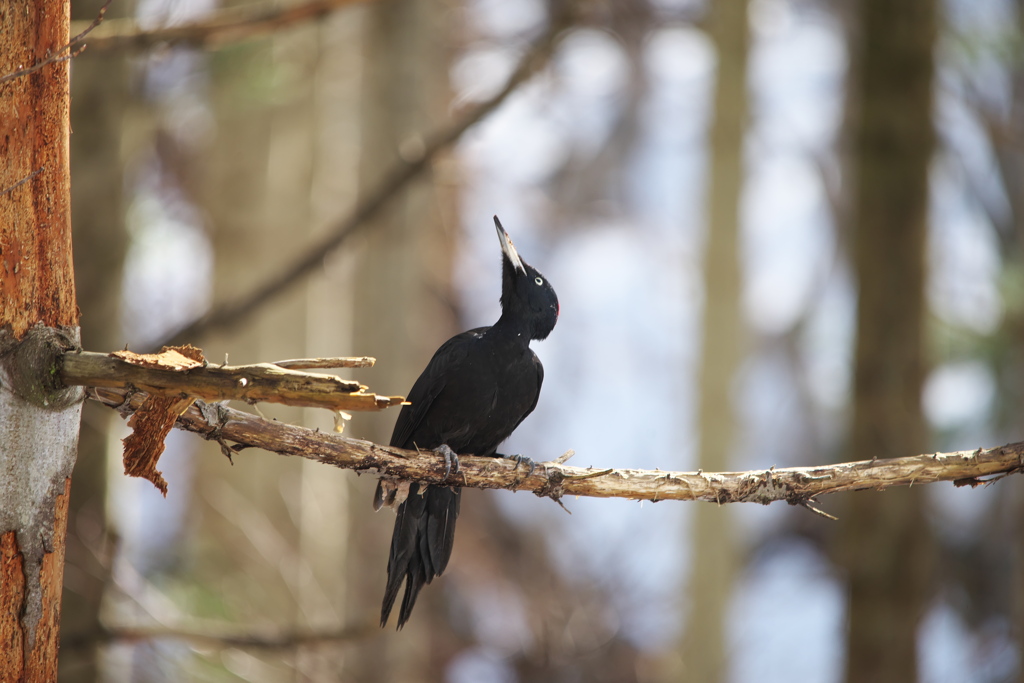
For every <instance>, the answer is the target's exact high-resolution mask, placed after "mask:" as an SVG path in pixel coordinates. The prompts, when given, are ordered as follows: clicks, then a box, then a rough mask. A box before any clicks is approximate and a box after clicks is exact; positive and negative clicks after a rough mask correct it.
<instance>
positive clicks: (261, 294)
mask: <svg viewBox="0 0 1024 683" xmlns="http://www.w3.org/2000/svg"><path fill="white" fill-rule="evenodd" d="M564 27H565V25H564V24H563V23H561V22H553V23H552V26H551V27H550V28H549V29H548V30H547V31H546V32H545V33H544V35H543V36H542V37H541V38H540V39H539V40H538V41H537V42H536V43H535V44H534V45H533V46H532V47H531V48H530V49H529V51H528V52H527V53H526V54H525V55H524V57H523V58H522V60H520V62H519V64H518V66H517V67H516V69H515V71H513V73H512V75H511V76H509V78H508V80H507V81H506V82H505V85H504V87H502V89H501V91H500V92H499V93H498V94H496V95H494V97H492V98H491V99H489V100H487V101H486V102H483V103H481V104H479V105H477V106H476V107H475V108H473V109H472V110H471V111H470V112H468V113H467V114H465V115H464V116H463V117H462V118H461V119H460V120H459V121H457V122H456V123H454V124H452V125H451V126H449V127H447V128H445V129H442V130H440V131H436V132H435V133H433V134H432V135H430V136H429V137H427V139H426V141H425V143H424V146H423V151H422V153H421V154H420V155H419V157H418V158H415V159H408V158H407V159H405V160H402V161H399V162H397V163H396V164H395V166H394V167H392V168H391V170H390V171H389V172H388V173H386V174H385V175H384V179H383V180H382V181H381V182H380V183H378V184H377V185H376V186H375V187H372V188H370V189H369V190H368V191H367V192H366V193H365V195H363V197H362V199H360V201H359V202H358V203H357V204H356V206H355V207H354V208H353V210H352V212H351V213H350V214H349V215H348V216H346V217H345V218H343V219H342V220H341V221H340V222H338V223H337V224H336V225H335V227H334V229H333V230H331V232H330V233H328V234H327V235H325V236H324V237H322V238H321V239H320V240H319V241H317V242H315V243H314V244H312V245H310V247H309V249H307V250H306V252H305V253H304V254H303V255H301V256H299V257H298V259H296V260H295V261H294V262H293V263H292V264H291V265H290V266H288V267H287V268H285V269H284V270H282V271H281V272H280V273H278V274H277V275H275V276H272V277H270V278H268V279H267V280H265V281H264V282H263V283H262V284H259V285H257V286H256V287H254V288H253V289H252V290H250V291H249V292H248V293H246V294H244V295H242V296H240V297H238V298H236V299H235V300H233V301H228V302H225V303H222V304H220V305H218V306H216V307H214V308H212V309H210V310H209V311H208V312H207V313H205V314H204V315H202V316H200V317H199V318H197V319H195V320H193V321H192V322H190V323H188V324H186V325H184V326H183V327H181V328H180V329H179V330H177V331H176V332H174V333H172V334H171V335H170V336H169V337H168V338H167V339H165V340H163V341H161V342H158V343H157V344H154V346H155V347H159V346H165V345H175V344H180V343H186V342H188V341H196V340H197V339H198V338H200V337H201V336H202V335H204V334H207V333H209V332H212V331H214V330H221V329H225V328H229V327H232V326H233V325H236V324H238V323H239V322H240V321H241V320H243V319H245V318H246V317H248V316H249V315H251V314H252V313H253V312H254V311H255V310H256V309H258V308H259V307H260V306H262V305H263V304H264V303H266V302H267V301H270V300H271V299H273V298H274V297H276V296H278V295H280V294H282V293H283V292H285V291H286V290H287V289H288V288H289V287H291V286H292V285H295V284H296V283H298V282H299V281H301V280H302V278H304V277H305V276H307V275H309V274H310V273H311V272H313V270H315V269H316V268H317V266H319V265H320V264H321V263H322V262H323V259H324V257H325V256H326V255H327V254H328V253H330V252H331V251H333V250H334V249H337V248H338V247H339V246H340V245H341V244H342V243H343V242H344V241H345V240H346V239H348V238H349V237H351V236H352V235H353V234H355V233H356V231H357V230H358V229H359V228H360V227H361V226H362V225H363V224H364V223H365V222H366V221H368V220H369V219H370V218H372V217H373V216H375V215H376V214H377V212H378V211H380V210H381V209H382V208H383V207H384V206H385V205H386V204H387V203H388V201H390V200H391V199H392V198H393V197H394V196H395V195H396V194H398V193H399V192H400V191H402V190H403V189H405V187H406V186H408V185H409V184H410V183H411V182H412V180H413V179H415V178H416V177H417V176H419V174H420V173H421V172H423V171H424V170H426V169H427V168H429V166H430V162H431V161H432V160H433V159H434V157H435V156H437V154H438V153H439V152H441V151H442V150H444V149H446V148H448V147H449V146H451V145H452V144H453V143H455V142H456V141H457V140H458V139H459V138H460V137H461V136H462V134H463V133H465V132H466V130H468V129H469V128H470V127H471V126H473V125H474V124H476V123H477V122H479V121H480V120H481V119H483V118H484V117H485V116H487V115H488V114H490V113H491V112H493V111H494V110H495V109H497V108H498V107H499V106H501V104H502V103H503V102H504V101H505V100H506V99H507V98H508V96H509V95H511V94H512V93H513V92H515V90H516V89H517V88H518V87H519V86H520V85H521V84H522V83H524V82H525V81H526V80H527V79H528V78H529V77H530V76H531V75H533V73H535V72H536V71H537V70H539V69H540V68H541V67H542V66H543V65H544V64H545V63H546V62H547V59H548V57H549V56H550V54H551V52H552V50H553V49H554V46H555V43H556V39H557V37H558V35H559V34H560V33H561V31H562V30H563V28H564Z"/></svg>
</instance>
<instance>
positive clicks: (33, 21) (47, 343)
mask: <svg viewBox="0 0 1024 683" xmlns="http://www.w3.org/2000/svg"><path fill="white" fill-rule="evenodd" d="M69 10H70V8H69V4H68V2H66V1H63V2H61V1H60V0H58V1H57V2H54V1H53V0H9V1H8V2H6V3H4V4H3V5H2V6H0V25H2V26H3V27H4V30H3V31H0V75H6V74H8V73H11V72H14V71H17V70H18V69H20V68H22V67H26V66H30V65H33V64H35V63H37V62H39V61H41V60H43V59H46V58H47V56H48V55H50V54H53V53H55V52H57V50H59V49H60V48H61V47H62V46H63V45H65V44H66V43H67V41H68V22H69ZM0 158H2V159H3V160H4V163H3V164H2V165H0V259H2V262H3V263H2V268H0V303H2V307H0V386H2V390H0V471H2V472H3V473H4V475H3V479H2V480H0V677H2V678H3V679H4V680H10V681H22V680H24V681H49V680H55V679H56V676H57V645H58V635H59V627H60V592H61V581H62V578H63V569H64V537H65V531H66V527H67V507H68V494H69V492H70V486H71V478H70V477H71V469H72V467H73V466H74V463H75V454H76V444H77V439H78V429H79V424H80V418H81V397H82V392H81V391H80V390H77V389H71V390H63V389H62V388H61V387H60V385H59V383H56V382H54V380H53V376H52V375H53V372H54V365H53V364H54V362H55V354H56V353H57V352H59V351H61V350H63V349H70V348H73V347H75V346H76V345H77V342H78V328H77V327H76V325H77V323H78V309H77V307H76V305H75V286H74V277H73V268H72V263H71V216H70V193H69V179H68V65H67V63H66V62H62V63H58V64H51V65H47V66H45V67H43V68H42V69H40V70H38V71H35V72H34V73H31V74H29V75H26V76H21V77H19V78H17V79H15V80H13V81H11V82H8V83H6V84H3V85H0Z"/></svg>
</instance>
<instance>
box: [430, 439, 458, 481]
mask: <svg viewBox="0 0 1024 683" xmlns="http://www.w3.org/2000/svg"><path fill="white" fill-rule="evenodd" d="M434 452H435V453H437V454H438V455H440V456H441V457H442V458H444V478H445V479H447V478H448V475H449V474H451V473H452V471H454V472H455V473H456V474H458V473H459V470H461V469H462V465H460V464H459V456H458V455H456V454H455V451H453V450H452V449H451V448H450V447H449V446H448V444H446V443H443V444H441V445H440V446H438V447H437V448H435V449H434Z"/></svg>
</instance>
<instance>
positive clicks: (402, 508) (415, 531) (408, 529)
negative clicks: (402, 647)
mask: <svg viewBox="0 0 1024 683" xmlns="http://www.w3.org/2000/svg"><path fill="white" fill-rule="evenodd" d="M420 487H421V485H420V484H416V483H413V484H412V485H411V486H410V487H409V497H408V498H406V500H405V502H404V503H402V504H401V505H399V506H398V515H397V516H396V517H395V531H394V533H393V535H392V536H391V553H390V555H389V556H388V582H387V587H386V588H385V589H384V603H383V604H382V605H381V610H380V625H381V626H384V625H385V624H386V623H387V621H388V617H389V616H390V615H391V609H392V608H393V607H394V604H395V599H396V598H397V597H398V589H399V588H400V587H401V585H402V581H403V580H404V581H405V595H404V597H403V598H402V607H401V609H400V610H399V611H398V628H402V626H404V625H405V622H407V621H408V620H409V616H410V615H411V614H412V608H413V606H414V605H415V604H416V597H417V596H418V595H419V592H420V589H421V588H423V585H424V584H427V583H430V582H431V580H432V579H433V578H434V577H435V576H440V575H441V572H443V571H444V569H445V567H446V566H447V565H448V559H449V558H450V557H451V554H452V545H453V543H454V540H455V520H456V519H458V516H459V501H460V500H461V498H462V489H458V488H455V489H453V488H450V487H447V486H427V487H426V490H425V491H424V492H423V495H420V493H419V492H420Z"/></svg>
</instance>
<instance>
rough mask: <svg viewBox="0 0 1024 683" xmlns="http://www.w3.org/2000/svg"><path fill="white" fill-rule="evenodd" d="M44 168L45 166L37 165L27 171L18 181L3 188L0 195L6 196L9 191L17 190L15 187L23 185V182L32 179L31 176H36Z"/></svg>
mask: <svg viewBox="0 0 1024 683" xmlns="http://www.w3.org/2000/svg"><path fill="white" fill-rule="evenodd" d="M45 168H46V167H45V166H40V167H39V168H37V169H36V170H34V171H32V172H31V173H29V174H28V175H27V176H25V177H24V178H22V179H21V180H19V181H18V182H16V183H14V184H13V185H11V186H10V187H8V188H7V189H6V190H4V191H3V192H0V197H3V196H6V195H8V194H10V193H11V192H14V191H15V190H17V189H18V188H19V187H21V186H22V185H24V184H25V183H27V182H28V181H30V180H32V179H33V178H35V177H36V176H37V175H39V174H40V173H42V172H43V170H44V169H45Z"/></svg>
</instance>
